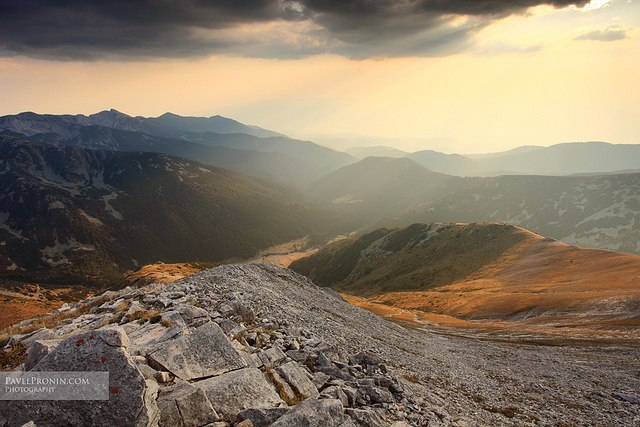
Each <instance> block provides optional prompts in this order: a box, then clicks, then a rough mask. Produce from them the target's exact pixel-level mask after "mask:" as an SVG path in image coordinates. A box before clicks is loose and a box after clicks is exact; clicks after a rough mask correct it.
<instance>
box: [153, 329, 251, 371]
mask: <svg viewBox="0 0 640 427" xmlns="http://www.w3.org/2000/svg"><path fill="white" fill-rule="evenodd" d="M149 359H150V360H151V361H152V362H154V363H156V364H158V365H160V366H162V367H163V368H164V370H166V371H169V372H171V373H172V374H174V375H175V376H177V377H178V378H182V379H183V380H195V379H200V378H207V377H212V376H215V375H220V374H223V373H225V372H228V371H232V370H235V369H240V368H244V367H246V366H247V363H246V362H245V361H244V359H243V358H242V355H241V354H240V353H239V352H238V350H236V349H235V348H234V347H233V345H232V344H231V343H230V342H229V340H228V339H227V337H226V336H225V335H224V332H222V329H220V327H219V326H218V325H217V324H215V323H213V322H209V323H205V324H204V325H202V326H200V327H198V328H197V329H196V330H195V331H194V332H193V333H191V334H189V335H185V336H183V337H181V338H179V339H175V340H170V341H167V342H165V343H164V344H163V345H162V346H161V347H160V348H159V349H158V350H156V351H154V352H152V353H151V354H150V355H149Z"/></svg>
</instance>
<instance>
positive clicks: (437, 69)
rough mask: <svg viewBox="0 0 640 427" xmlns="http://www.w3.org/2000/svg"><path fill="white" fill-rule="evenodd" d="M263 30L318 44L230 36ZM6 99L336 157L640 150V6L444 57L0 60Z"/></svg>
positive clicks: (547, 16) (602, 6)
mask: <svg viewBox="0 0 640 427" xmlns="http://www.w3.org/2000/svg"><path fill="white" fill-rule="evenodd" d="M459 19H461V20H464V19H466V18H464V17H460V18H459ZM467 24H468V22H464V23H463V24H461V25H467ZM296 25H297V26H298V27H300V26H303V25H309V24H307V23H305V22H297V23H295V25H294V27H295V26H296ZM265 26H271V29H270V32H269V33H270V34H272V35H273V34H275V35H273V37H278V38H279V39H285V38H286V39H287V40H288V41H287V43H289V44H295V43H302V44H305V43H307V44H308V43H311V42H312V41H309V40H306V41H305V40H302V41H301V40H298V39H297V38H298V37H303V35H302V33H300V34H298V33H296V31H293V30H292V28H294V27H286V28H285V26H284V24H282V23H280V24H278V23H263V24H256V26H251V25H247V24H243V26H241V27H235V28H234V31H236V32H238V31H244V32H246V38H247V40H254V39H255V38H256V37H257V35H256V34H258V35H259V34H264V32H263V30H264V28H262V27H265ZM215 31H218V30H215ZM278 31H279V32H280V33H277V32H278ZM254 33H255V34H254ZM278 34H279V35H278ZM305 34H306V33H305ZM235 36H237V33H234V37H235ZM242 37H245V35H242ZM305 37H306V36H305ZM313 43H322V40H321V39H314V40H313ZM257 48H258V47H256V49H257ZM0 93H1V94H2V101H1V102H0V114H15V113H18V112H21V111H35V112H38V113H53V114H60V113H72V114H75V113H84V114H88V113H94V112H97V111H100V110H104V109H108V108H115V109H118V110H120V111H122V112H124V113H127V114H130V115H143V116H157V115H160V114H162V113H164V112H166V111H171V112H174V113H177V114H182V115H197V116H211V115H216V114H220V115H223V116H227V117H231V118H234V119H236V120H239V121H241V122H244V123H248V124H256V125H258V126H261V127H264V128H268V129H272V130H275V131H278V132H282V133H285V134H288V135H290V136H293V137H297V138H305V139H312V140H314V141H317V142H320V143H325V144H327V145H333V146H336V147H338V148H346V147H344V146H345V145H379V144H385V145H393V146H396V147H397V148H400V149H405V150H411V151H413V150H418V149H435V150H439V151H444V152H460V153H462V152H469V153H472V152H491V151H500V150H505V149H509V148H512V147H515V146H519V145H528V144H535V145H551V144H555V143H560V142H567V141H585V140H601V141H607V142H612V143H640V2H639V1H632V2H629V1H627V0H617V1H616V0H614V1H609V2H607V1H604V0H597V1H596V0H594V1H593V2H592V3H591V5H590V6H588V7H586V8H583V9H578V8H576V7H574V6H570V7H567V8H563V9H554V8H552V7H549V6H540V7H537V8H534V9H530V10H529V11H528V12H527V13H525V14H517V15H512V16H510V17H506V18H504V19H500V20H495V21H494V22H493V23H492V24H490V25H488V26H484V27H481V28H478V30H477V31H476V32H475V33H473V38H472V40H471V41H470V43H468V44H467V45H466V46H465V47H464V48H462V49H460V50H459V51H457V52H455V53H447V54H443V55H439V56H415V55H400V56H398V57H393V58H384V57H374V58H372V59H349V58H348V57H346V56H341V55H339V54H327V53H322V54H317V55H307V56H303V57H300V58H290V59H286V58H285V59H277V58H265V59H259V58H250V57H247V55H235V54H233V52H228V53H218V54H216V55H213V56H205V57H195V58H192V59H157V58H155V59H154V58H151V59H140V60H132V59H130V58H128V59H126V60H123V59H108V58H103V59H101V60H91V61H80V60H71V61H69V60H65V61H57V60H51V59H33V58H27V57H25V56H19V55H18V56H16V55H14V56H9V55H7V56H5V57H4V58H0Z"/></svg>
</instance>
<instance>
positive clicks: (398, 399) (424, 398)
mask: <svg viewBox="0 0 640 427" xmlns="http://www.w3.org/2000/svg"><path fill="white" fill-rule="evenodd" d="M100 298H102V299H106V301H103V300H102V299H100ZM87 307H93V308H92V309H91V310H90V311H89V313H84V314H81V313H82V312H86V311H87V310H86V308H87ZM83 308H84V310H83ZM72 310H77V311H78V316H77V317H74V318H70V319H66V320H65V321H64V322H61V324H59V325H58V326H55V327H51V328H50V329H41V330H38V331H35V332H32V333H29V334H25V335H16V336H13V337H12V338H11V340H10V343H9V344H7V345H10V344H11V342H15V341H21V342H23V343H24V344H25V345H26V346H27V348H28V355H27V363H26V364H25V365H24V366H23V369H33V370H42V369H45V368H46V369H50V370H53V369H52V368H53V367H55V368H56V370H93V366H94V362H95V360H94V359H95V356H96V355H97V353H95V354H94V353H92V352H95V351H97V352H98V353H100V357H102V352H108V351H110V352H112V353H113V354H114V355H115V354H116V353H117V358H115V356H114V358H115V359H114V362H113V363H112V364H109V363H106V361H105V362H104V363H103V364H102V366H103V369H106V370H109V372H110V375H111V374H112V375H115V374H116V373H118V374H120V375H129V376H130V378H132V379H134V380H132V382H131V386H130V387H129V388H128V389H127V390H126V392H127V393H128V395H127V396H128V397H127V399H128V400H127V401H126V402H124V401H122V400H119V399H118V398H116V397H113V396H112V397H111V398H110V400H109V401H106V402H102V403H101V405H102V406H100V408H102V409H101V410H97V409H95V408H96V405H95V403H96V402H90V403H92V404H94V405H87V404H83V403H82V402H55V406H54V407H55V408H56V409H55V411H58V413H57V414H56V413H55V411H53V412H52V410H51V403H50V402H29V404H28V405H27V404H24V403H23V402H10V401H0V426H3V427H4V426H22V425H23V424H26V423H28V422H30V421H33V423H35V425H56V424H57V425H78V426H80V425H88V424H86V422H87V420H91V425H104V426H107V425H109V426H118V425H140V426H174V425H184V426H200V425H208V426H216V427H224V426H242V427H246V426H254V427H257V426H268V425H276V426H298V425H308V426H314V425H317V426H332V425H334V426H375V427H377V426H390V425H391V426H394V427H401V426H475V425H478V426H484V425H506V426H510V425H513V426H522V425H532V426H535V425H634V423H636V424H638V425H640V364H639V363H638V360H640V347H639V346H638V345H633V344H621V343H614V344H611V343H600V342H593V343H584V342H582V343H575V344H566V343H565V344H563V345H557V346H550V345H539V344H536V343H529V342H522V341H519V340H508V339H503V340H490V339H486V338H482V339H478V337H475V336H473V335H472V334H469V333H467V334H463V333H458V332H457V331H455V330H451V331H448V332H447V333H443V332H442V331H441V330H438V331H436V330H429V329H427V328H426V327H424V328H405V327H403V326H400V325H397V324H394V323H390V322H388V321H386V320H383V319H381V318H379V317H377V316H376V315H374V314H372V313H369V312H366V311H364V310H361V309H359V308H357V307H354V306H352V305H350V304H349V303H347V302H345V301H344V300H342V299H341V298H340V296H339V295H338V294H337V293H335V292H334V291H331V290H329V289H325V288H319V287H317V286H315V285H313V284H312V283H311V282H310V281H309V280H308V279H306V278H304V277H302V276H300V275H298V274H296V273H294V272H292V271H290V270H287V269H284V268H280V267H276V266H273V265H271V264H240V265H225V266H221V267H218V268H215V269H211V270H207V271H203V272H201V273H198V274H196V275H193V276H189V277H187V278H184V279H181V280H179V281H177V282H174V283H171V284H168V285H164V284H150V285H146V286H144V287H141V288H137V289H133V288H125V289H123V290H120V291H117V292H116V291H109V292H108V293H107V294H106V295H102V296H97V297H93V298H92V299H89V300H86V301H84V302H80V303H78V304H76V306H75V307H73V308H72ZM26 323H28V321H27V322H26ZM91 336H93V337H94V339H95V338H96V337H101V338H100V339H99V340H96V343H97V344H95V348H94V349H93V350H91V349H86V350H82V351H83V352H84V353H83V352H78V351H77V347H78V346H76V348H71V350H72V351H71V352H67V350H68V349H69V346H70V344H69V343H72V344H73V345H74V346H75V344H74V343H77V342H79V341H78V340H79V339H83V340H84V342H87V340H89V339H90V338H89V337H91ZM103 336H104V337H103ZM92 345H94V344H92ZM110 354H111V353H110ZM98 360H100V359H98ZM116 362H118V363H116ZM41 368H42V369H41ZM123 387H124V388H125V389H126V388H127V387H128V386H126V385H125V386H123ZM118 390H121V388H118ZM123 395H124V394H123ZM47 411H49V412H47ZM127 411H129V412H131V413H129V412H127ZM63 414H64V415H63ZM56 417H59V418H56ZM60 417H61V418H60ZM58 420H59V421H60V422H57V421H58Z"/></svg>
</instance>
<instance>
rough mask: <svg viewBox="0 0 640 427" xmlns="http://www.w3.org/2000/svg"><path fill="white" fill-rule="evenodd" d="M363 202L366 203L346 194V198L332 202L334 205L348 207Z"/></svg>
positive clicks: (339, 198)
mask: <svg viewBox="0 0 640 427" xmlns="http://www.w3.org/2000/svg"><path fill="white" fill-rule="evenodd" d="M362 202H364V200H363V199H354V198H353V196H352V195H351V194H345V195H344V196H342V197H338V198H336V199H333V200H332V201H331V203H333V204H334V205H347V204H353V203H362Z"/></svg>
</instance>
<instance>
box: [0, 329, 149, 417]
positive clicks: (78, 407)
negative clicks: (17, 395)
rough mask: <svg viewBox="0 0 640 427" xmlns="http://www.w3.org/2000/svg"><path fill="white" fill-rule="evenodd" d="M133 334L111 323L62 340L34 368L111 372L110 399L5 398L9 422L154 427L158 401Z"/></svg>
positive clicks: (46, 370)
mask: <svg viewBox="0 0 640 427" xmlns="http://www.w3.org/2000/svg"><path fill="white" fill-rule="evenodd" d="M128 344H129V338H128V337H127V335H126V334H125V333H124V331H123V330H122V328H120V327H118V326H111V327H108V328H104V329H99V330H94V331H89V332H84V333H81V334H78V335H74V336H71V337H69V338H67V339H65V340H64V341H62V342H61V343H60V344H59V345H58V346H57V347H56V348H55V349H54V350H53V351H52V352H51V353H49V354H47V355H46V356H45V357H44V358H43V359H42V360H40V362H39V363H38V364H37V365H36V366H35V367H34V368H33V370H32V371H41V372H52V371H66V372H70V371H71V372H86V371H108V372H109V400H107V401H95V400H92V401H29V402H24V401H5V402H0V404H1V405H0V409H1V410H2V412H3V414H4V416H5V418H6V419H7V424H9V425H11V426H13V425H22V424H24V423H27V422H29V421H34V422H35V424H36V425H51V424H52V420H55V422H53V424H55V425H67V426H87V425H94V426H109V427H112V426H115V425H130V426H144V425H150V424H152V423H153V421H154V420H155V419H156V418H157V407H156V406H155V402H154V404H152V405H148V404H147V403H150V402H145V396H147V388H148V387H147V384H146V382H145V379H144V377H143V376H142V374H141V373H140V370H139V369H138V368H137V366H136V363H135V362H134V360H133V358H132V357H131V356H130V355H129V353H128V352H127V349H126V348H127V346H128Z"/></svg>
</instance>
